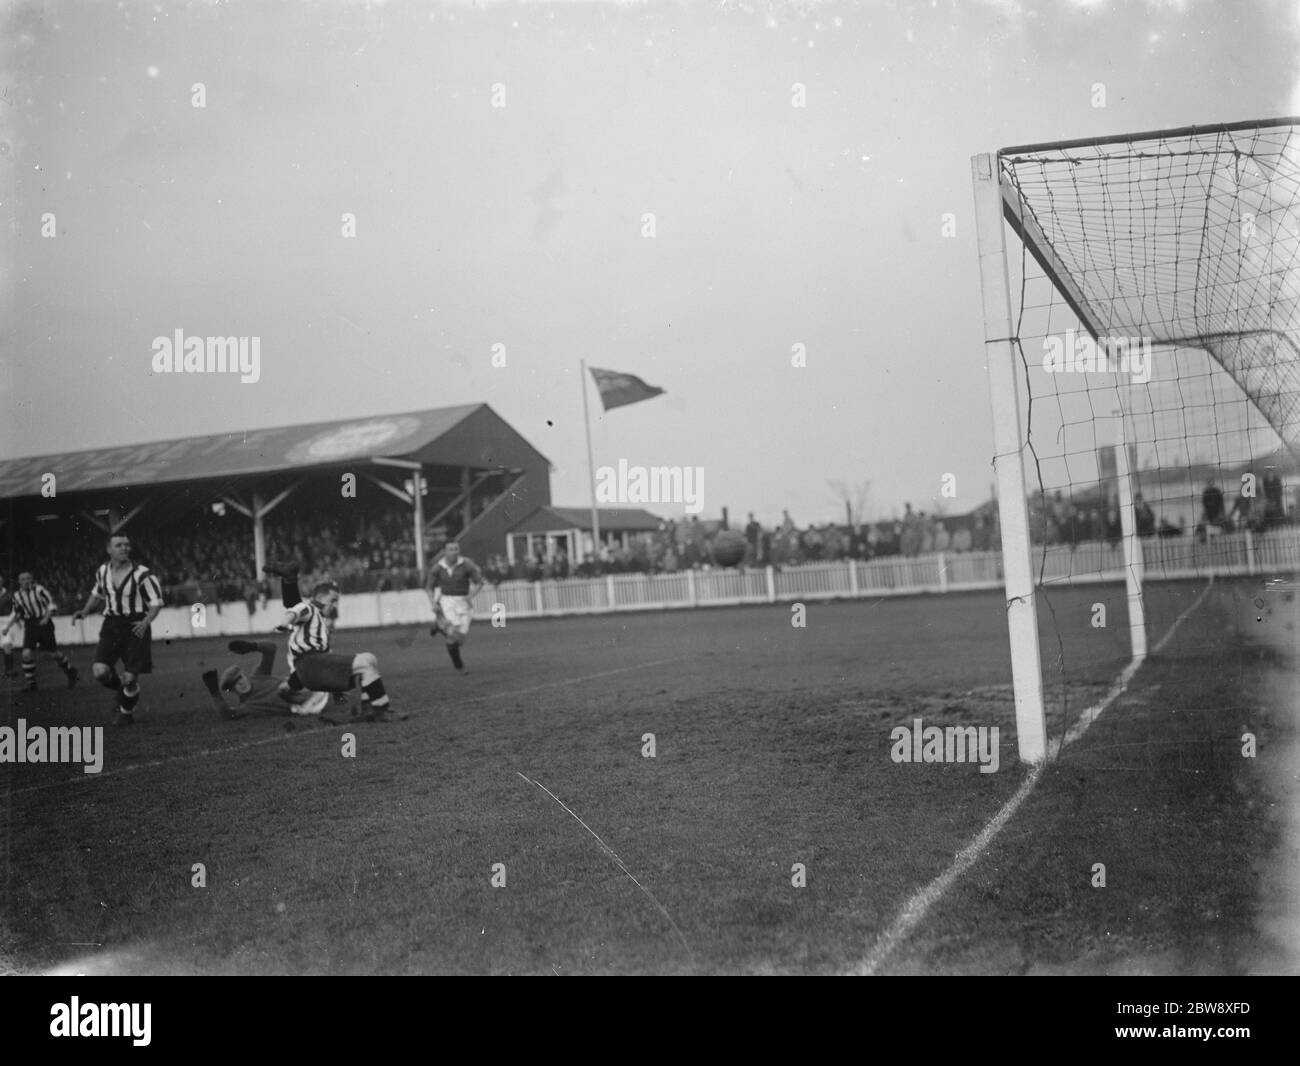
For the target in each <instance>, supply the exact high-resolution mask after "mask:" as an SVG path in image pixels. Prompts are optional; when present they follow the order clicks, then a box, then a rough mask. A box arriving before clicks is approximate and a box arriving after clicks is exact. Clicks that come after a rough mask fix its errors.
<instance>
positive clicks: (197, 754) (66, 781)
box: [0, 659, 678, 797]
mask: <svg viewBox="0 0 1300 1066" xmlns="http://www.w3.org/2000/svg"><path fill="white" fill-rule="evenodd" d="M677 661H678V660H676V659H655V660H654V661H652V662H648V663H637V664H636V665H635V666H620V667H618V668H617V669H615V670H602V671H601V672H600V673H598V674H585V675H583V676H582V677H569V678H564V679H563V680H560V681H547V682H545V683H543V684H541V685H533V686H531V687H530V688H520V689H514V690H512V691H510V692H489V693H486V694H485V695H482V696H474V697H471V698H470V699H467V700H462V701H461V705H464V704H471V703H485V702H487V701H488V700H500V699H505V698H507V697H509V696H527V695H528V694H529V693H532V692H540V691H541V690H542V689H547V688H556V687H558V686H560V685H576V684H578V683H579V682H582V681H597V680H599V679H600V678H602V677H613V676H614V675H615V674H626V673H630V672H631V671H633V670H647V669H649V668H650V667H652V666H663V665H664V664H665V663H671V662H677ZM355 724H356V723H353V722H339V723H337V725H338V726H344V727H347V728H352V726H353V725H355ZM329 732H330V730H329V729H328V728H323V727H320V726H313V727H311V728H308V729H304V730H302V731H297V732H292V733H280V734H277V735H276V736H271V737H263V738H262V739H261V740H248V741H245V742H244V743H242V744H234V745H232V746H230V747H228V748H206V749H204V750H202V751H191V752H186V753H185V754H184V755H172V756H169V757H168V758H165V759H151V760H150V761H149V762H139V763H130V764H128V765H126V766H119V767H118V768H117V769H115V770H101V771H100V772H99V773H97V774H86V773H83V774H80V775H78V776H76V777H66V778H62V779H60V780H58V781H47V782H45V784H43V785H29V786H28V787H27V788H15V789H12V790H10V791H7V792H4V793H0V795H4V796H10V797H12V796H22V795H25V794H27V793H29V792H41V791H44V790H45V789H48V788H59V787H61V786H63V785H75V784H80V783H81V782H83V781H85V780H86V779H88V778H94V779H99V780H102V779H103V778H105V777H115V776H118V775H121V774H129V773H134V772H136V771H137V770H151V769H153V768H154V767H158V766H167V765H169V764H171V763H177V762H186V761H187V760H190V759H209V758H212V757H213V756H216V755H229V754H232V753H234V752H240V751H247V750H248V749H249V748H259V747H262V746H263V745H265V744H279V743H281V742H283V741H286V740H294V739H296V738H298V737H309V736H315V735H318V734H328V733H329Z"/></svg>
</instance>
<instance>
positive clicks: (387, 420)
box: [0, 404, 486, 498]
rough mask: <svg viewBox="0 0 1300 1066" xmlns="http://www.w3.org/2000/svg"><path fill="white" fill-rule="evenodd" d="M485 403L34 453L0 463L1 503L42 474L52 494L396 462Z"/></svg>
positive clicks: (37, 490) (37, 489)
mask: <svg viewBox="0 0 1300 1066" xmlns="http://www.w3.org/2000/svg"><path fill="white" fill-rule="evenodd" d="M484 407H486V404H463V405H461V406H459V407H439V408H435V409H432V410H426V411H410V412H407V413H406V414H397V415H380V416H376V417H374V418H358V419H353V420H351V421H346V422H339V421H333V422H312V423H309V424H307V425H301V426H276V427H273V428H271V429H258V430H248V431H240V432H236V433H216V434H211V435H209V436H204V437H186V438H182V439H180V440H167V441H154V442H153V443H150V444H136V445H127V446H125V447H120V448H106V449H91V450H87V451H79V452H64V453H62V454H56V455H36V456H28V457H27V458H22V459H8V460H4V461H2V462H0V498H14V497H22V496H39V495H40V494H41V478H42V476H43V475H44V474H47V473H51V474H54V475H55V478H56V485H57V490H58V492H59V493H64V492H84V491H88V490H94V489H121V488H128V487H131V486H133V485H156V484H160V483H165V482H177V481H199V480H202V479H205V478H237V477H243V476H247V475H250V474H266V473H273V472H280V471H287V470H293V469H295V468H297V469H307V468H311V467H321V466H330V465H333V464H337V463H340V462H346V461H347V460H349V459H364V458H370V457H371V456H376V455H382V456H391V457H400V456H403V455H407V454H410V453H412V452H416V451H419V450H420V449H421V448H426V447H428V446H429V445H430V444H432V443H433V442H434V441H436V440H437V439H438V438H439V437H441V436H443V435H444V434H446V433H448V432H449V431H450V430H452V429H453V428H454V427H455V426H456V425H458V424H459V423H460V422H462V421H463V420H464V419H466V418H468V417H469V416H470V415H471V414H473V413H474V412H475V411H478V410H480V409H481V408H484Z"/></svg>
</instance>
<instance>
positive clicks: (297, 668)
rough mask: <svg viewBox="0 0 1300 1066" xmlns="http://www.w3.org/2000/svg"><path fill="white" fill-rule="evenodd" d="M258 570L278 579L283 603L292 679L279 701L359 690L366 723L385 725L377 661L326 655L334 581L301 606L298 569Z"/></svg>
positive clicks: (334, 611)
mask: <svg viewBox="0 0 1300 1066" xmlns="http://www.w3.org/2000/svg"><path fill="white" fill-rule="evenodd" d="M262 569H263V570H265V571H266V572H267V573H268V574H274V575H276V576H277V577H279V578H280V581H281V585H280V590H281V594H282V596H283V598H284V607H285V611H284V618H283V619H282V620H281V622H280V624H279V625H278V626H276V629H278V630H279V631H280V632H281V633H288V634H289V649H288V651H289V654H288V658H289V671H290V673H289V679H288V680H287V681H286V682H284V684H283V685H282V686H281V687H280V695H281V698H282V699H284V700H286V701H289V702H293V701H294V700H295V699H296V698H298V694H299V693H301V692H302V691H303V690H304V689H313V690H315V691H316V692H348V691H350V690H351V689H352V688H353V687H354V686H360V688H361V701H362V702H363V703H369V704H370V708H371V709H370V714H369V715H368V717H369V719H370V720H371V721H374V722H385V721H388V719H389V718H390V717H391V712H392V705H391V703H390V702H389V699H388V693H387V691H385V689H384V682H383V679H382V678H381V677H380V676H379V660H378V659H377V658H376V657H375V656H374V655H373V654H372V653H371V652H368V651H363V652H360V653H359V654H357V655H336V654H334V653H333V652H331V651H330V636H331V634H332V631H333V629H334V619H335V618H336V617H337V616H338V604H339V587H338V586H337V585H336V584H334V583H333V582H332V581H320V582H317V584H316V587H315V588H313V589H312V591H311V599H309V600H304V599H303V598H302V593H301V592H299V590H298V564H297V563H293V562H287V563H270V564H268V565H267V566H264V567H263V568H262ZM398 717H399V718H406V717H407V716H406V715H404V714H403V715H398Z"/></svg>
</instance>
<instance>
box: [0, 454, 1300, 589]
mask: <svg viewBox="0 0 1300 1066" xmlns="http://www.w3.org/2000/svg"><path fill="white" fill-rule="evenodd" d="M1262 488H1263V491H1262V493H1261V494H1260V496H1259V497H1258V498H1256V496H1255V494H1254V493H1253V492H1249V491H1247V489H1246V488H1245V487H1244V486H1243V489H1242V491H1241V493H1240V494H1239V495H1238V496H1237V498H1236V499H1235V500H1234V502H1233V505H1232V506H1231V508H1229V507H1228V506H1227V503H1226V501H1225V498H1224V495H1223V492H1222V491H1221V490H1220V489H1219V488H1218V487H1217V486H1216V485H1214V484H1209V485H1207V486H1206V488H1205V489H1204V491H1203V492H1202V494H1201V497H1200V500H1199V501H1196V502H1199V504H1200V521H1199V522H1198V523H1197V524H1196V526H1195V527H1194V529H1193V533H1194V534H1195V535H1196V536H1198V537H1199V538H1201V539H1204V538H1205V537H1206V536H1210V535H1214V534H1215V533H1227V532H1232V531H1233V530H1234V529H1251V530H1254V531H1257V532H1264V531H1266V530H1267V529H1269V528H1272V527H1274V526H1277V525H1280V524H1283V523H1286V522H1288V521H1289V517H1288V515H1287V512H1286V508H1285V501H1284V499H1283V490H1282V482H1281V480H1280V479H1279V478H1277V476H1276V475H1275V474H1270V475H1267V476H1266V477H1265V478H1264V480H1263V485H1262ZM1134 513H1135V520H1136V527H1137V532H1138V534H1139V535H1140V536H1143V537H1152V536H1182V535H1184V533H1185V532H1186V531H1185V529H1184V519H1183V516H1182V515H1179V516H1178V519H1177V522H1176V523H1173V522H1170V521H1169V520H1168V519H1167V518H1166V517H1163V516H1162V517H1161V519H1160V520H1159V522H1157V520H1156V516H1155V514H1154V512H1153V511H1152V509H1151V507H1150V506H1149V504H1148V503H1147V502H1146V501H1145V500H1144V499H1143V497H1142V495H1141V494H1137V495H1136V496H1135V498H1134ZM1029 518H1030V531H1031V538H1032V539H1033V541H1034V542H1035V543H1039V544H1043V543H1045V544H1049V545H1054V544H1068V545H1071V546H1077V545H1078V544H1080V543H1084V542H1089V541H1107V542H1110V543H1112V544H1117V543H1118V542H1119V540H1120V537H1121V536H1122V532H1121V528H1120V518H1119V506H1118V502H1117V501H1116V500H1115V499H1114V498H1111V499H1106V498H1103V497H1102V496H1101V495H1100V494H1099V493H1098V492H1097V491H1096V490H1095V489H1094V490H1093V491H1092V492H1091V494H1083V495H1080V496H1078V497H1074V498H1070V499H1066V498H1064V497H1063V494H1062V493H1061V492H1059V491H1058V492H1055V493H1054V494H1052V495H1050V496H1049V495H1048V494H1047V493H1045V492H1039V493H1036V494H1034V495H1033V496H1031V497H1030V500H1029ZM66 525H67V523H66V522H65V523H64V528H63V529H62V532H61V535H48V536H47V535H44V534H45V533H47V532H49V533H53V532H54V531H47V530H37V531H36V533H35V535H33V536H32V537H31V538H30V541H29V543H28V544H27V545H26V546H25V547H23V548H19V549H18V550H16V552H15V555H14V557H13V559H12V561H11V569H12V570H13V571H14V572H15V573H17V572H19V571H22V570H30V571H32V573H33V574H35V575H36V579H37V580H38V581H39V582H40V583H41V584H43V585H45V587H46V588H48V589H49V590H50V592H51V593H52V594H53V596H54V598H55V600H56V602H57V603H58V605H59V609H60V612H61V613H70V612H71V611H74V610H76V609H77V607H79V606H80V605H81V603H82V602H84V600H85V597H86V595H87V593H88V592H89V589H90V584H91V581H92V578H93V574H94V572H95V569H96V568H97V567H98V566H99V565H100V564H101V563H102V562H103V560H104V534H103V533H102V531H101V530H100V529H99V528H97V527H95V526H92V525H90V524H89V523H81V524H78V525H76V526H75V529H73V530H72V531H69V530H68V529H67V528H66ZM125 532H127V533H128V534H129V535H130V536H131V538H132V545H133V556H134V558H135V559H137V560H138V561H140V562H143V563H145V564H146V565H148V566H149V567H151V568H152V569H153V570H154V571H155V573H157V574H158V576H159V579H160V581H161V582H162V584H163V586H164V589H165V590H166V595H167V599H168V602H169V603H171V604H183V603H195V602H199V601H201V600H204V601H208V602H213V601H215V602H217V603H221V602H235V601H239V600H242V601H244V602H245V603H247V604H248V606H249V608H250V610H251V609H253V608H254V607H255V606H256V605H258V604H259V603H264V602H265V600H266V597H267V596H268V594H269V592H270V589H269V586H268V584H267V582H266V581H265V580H264V579H263V578H262V577H261V575H258V574H255V573H254V572H253V570H254V567H253V563H252V559H253V534H252V528H251V524H250V523H249V521H248V520H247V519H246V518H244V517H243V516H241V515H235V514H224V513H220V512H203V513H202V514H201V515H200V516H199V517H197V518H193V517H192V518H190V519H189V520H185V521H175V522H172V523H170V524H168V525H151V524H149V523H147V522H145V521H141V520H137V521H136V522H133V523H132V524H131V525H130V526H129V527H127V528H126V530H125ZM724 532H728V537H726V538H723V539H721V540H720V539H719V538H720V535H721V534H723V533H724ZM737 532H738V533H739V534H740V535H741V536H743V557H739V558H738V557H737V555H736V552H737V549H738V544H737V539H736V534H735V533H729V531H728V530H727V526H726V525H725V523H724V522H722V521H716V520H712V521H708V520H706V521H701V520H700V519H699V518H698V516H692V517H690V518H689V519H687V520H684V521H680V522H679V521H676V520H672V519H669V520H665V521H663V522H661V523H660V525H659V528H658V529H657V530H655V531H653V532H641V533H637V534H635V535H631V536H629V537H628V538H627V539H626V541H625V542H622V543H619V544H617V545H615V544H608V545H603V546H602V548H601V550H600V552H599V553H598V554H596V555H590V554H589V555H587V556H586V557H585V558H583V559H581V560H578V561H576V562H575V561H574V560H571V559H570V558H569V557H568V555H567V554H566V553H565V551H564V550H563V549H562V548H559V547H558V546H554V545H553V547H552V550H551V551H550V552H539V553H538V554H537V555H536V556H535V557H533V558H528V559H517V560H516V561H515V562H514V563H513V564H512V563H510V562H509V561H508V560H507V558H506V556H505V555H503V554H494V555H492V556H490V557H489V558H487V559H486V560H480V565H481V566H482V569H483V572H484V576H485V578H487V580H488V581H489V582H490V583H492V584H500V583H501V582H503V581H508V580H529V581H549V580H564V579H566V578H569V577H596V576H600V575H603V574H619V573H645V574H659V573H676V572H679V571H683V570H690V569H693V568H707V567H711V566H716V565H735V564H737V563H738V564H739V565H742V566H750V567H755V566H757V567H763V566H773V567H778V568H779V567H787V566H799V565H801V564H804V563H816V562H825V561H838V560H844V559H856V560H862V561H868V560H871V559H877V558H888V557H896V556H902V557H916V556H919V555H928V554H931V553H934V552H967V551H975V552H982V551H989V550H996V549H998V548H999V547H1000V533H999V528H998V512H997V505H996V503H987V504H985V505H983V506H981V507H979V508H977V509H976V510H975V511H973V512H971V513H969V514H966V515H960V516H943V515H937V514H927V513H926V512H925V511H913V509H912V505H911V504H910V503H909V504H907V505H906V506H905V508H904V511H903V514H902V515H901V516H899V517H897V518H894V519H890V520H887V521H880V522H869V523H860V524H853V525H847V524H837V523H832V522H827V523H821V524H817V523H813V524H809V525H807V526H805V527H803V528H799V527H798V526H797V525H796V523H795V521H794V519H793V518H792V517H791V516H790V513H789V512H788V511H785V512H783V513H782V519H781V521H780V522H779V523H776V524H773V525H771V526H764V525H762V524H760V523H759V522H758V521H757V520H756V519H755V518H754V515H753V514H752V513H751V514H750V515H749V518H748V522H747V523H746V524H745V526H744V527H743V529H742V530H739V531H737ZM266 539H267V557H268V558H269V559H276V558H294V559H298V560H299V561H300V563H301V565H302V570H303V574H304V579H305V580H308V581H310V580H313V579H315V578H317V577H325V576H328V577H329V578H331V579H332V580H334V581H336V582H338V583H339V584H340V586H341V587H342V588H343V590H344V591H345V592H366V591H384V590H386V589H391V588H413V587H419V586H420V585H421V580H420V574H419V572H418V571H417V569H416V560H415V550H414V547H413V546H412V544H411V527H410V516H409V513H406V512H403V511H400V510H393V511H391V512H387V513H382V512H381V513H370V514H367V515H366V516H365V517H364V518H363V519H362V520H361V521H360V522H358V521H357V519H356V518H355V516H348V517H347V519H346V520H344V517H343V516H341V515H340V516H331V515H328V514H310V513H308V514H304V513H303V512H302V511H299V512H293V511H291V510H289V509H284V511H283V512H279V511H277V512H273V513H272V514H271V515H270V516H269V517H268V518H267V520H266ZM440 547H441V545H440V544H437V543H435V544H431V545H430V548H431V550H433V551H437V550H440Z"/></svg>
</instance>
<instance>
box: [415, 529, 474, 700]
mask: <svg viewBox="0 0 1300 1066" xmlns="http://www.w3.org/2000/svg"><path fill="white" fill-rule="evenodd" d="M482 587H483V574H482V572H481V571H480V570H479V568H478V566H477V565H476V564H475V563H474V561H473V560H472V559H467V558H465V557H464V556H462V555H461V554H460V544H459V542H457V541H454V540H449V541H447V544H446V546H445V547H444V548H443V554H442V558H441V559H439V560H438V561H437V562H436V563H435V564H434V565H433V569H432V570H430V571H429V580H428V584H427V586H426V588H425V591H426V592H428V594H429V603H430V604H431V605H432V606H433V615H434V624H433V628H432V629H430V630H429V634H430V635H431V636H434V637H436V636H438V635H440V634H441V635H442V636H443V637H445V638H446V641H447V654H448V655H449V656H450V657H451V664H452V666H454V667H455V668H456V670H457V672H458V673H462V674H463V673H465V663H464V662H463V661H462V660H461V657H460V646H461V645H462V644H464V643H465V638H466V637H468V636H469V623H470V620H471V619H472V618H473V615H474V603H473V600H474V596H475V595H476V594H477V593H478V590H479V589H481V588H482Z"/></svg>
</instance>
